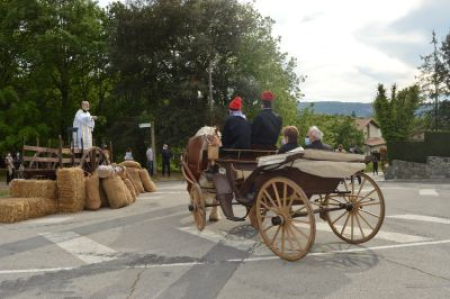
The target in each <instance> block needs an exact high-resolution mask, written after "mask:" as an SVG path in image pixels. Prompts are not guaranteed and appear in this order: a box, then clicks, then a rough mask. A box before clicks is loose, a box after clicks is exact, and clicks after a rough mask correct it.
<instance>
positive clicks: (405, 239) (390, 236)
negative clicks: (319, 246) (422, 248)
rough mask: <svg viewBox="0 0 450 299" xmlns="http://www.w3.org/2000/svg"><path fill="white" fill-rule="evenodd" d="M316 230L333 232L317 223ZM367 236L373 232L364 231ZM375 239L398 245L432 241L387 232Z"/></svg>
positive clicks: (340, 227) (326, 224) (325, 225)
mask: <svg viewBox="0 0 450 299" xmlns="http://www.w3.org/2000/svg"><path fill="white" fill-rule="evenodd" d="M336 228H337V229H338V230H341V229H342V226H339V225H337V226H336ZM316 229H317V230H322V231H329V232H331V231H332V230H331V228H330V226H329V225H328V223H322V222H319V223H316ZM363 231H364V233H365V234H367V235H368V234H369V233H370V232H371V230H366V229H364V230H363ZM375 239H383V240H386V241H394V242H397V243H412V242H423V241H428V240H430V239H429V238H425V237H421V236H414V235H407V234H400V233H393V232H386V231H382V230H380V231H378V233H377V234H376V236H375Z"/></svg>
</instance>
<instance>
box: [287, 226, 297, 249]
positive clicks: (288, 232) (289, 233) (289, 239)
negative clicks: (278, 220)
mask: <svg viewBox="0 0 450 299" xmlns="http://www.w3.org/2000/svg"><path fill="white" fill-rule="evenodd" d="M286 235H287V239H288V242H289V245H290V246H291V249H292V251H294V250H295V246H294V243H292V239H291V230H290V227H289V226H286ZM293 238H294V239H295V236H293Z"/></svg>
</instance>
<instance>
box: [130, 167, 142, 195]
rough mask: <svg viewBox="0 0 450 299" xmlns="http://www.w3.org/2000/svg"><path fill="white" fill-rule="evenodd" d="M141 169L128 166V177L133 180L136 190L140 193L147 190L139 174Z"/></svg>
mask: <svg viewBox="0 0 450 299" xmlns="http://www.w3.org/2000/svg"><path fill="white" fill-rule="evenodd" d="M139 171H140V170H139V169H136V168H127V175H128V178H129V179H130V180H131V181H132V182H133V184H134V187H135V188H136V191H138V192H139V193H143V192H145V189H144V185H142V181H141V176H140V174H139Z"/></svg>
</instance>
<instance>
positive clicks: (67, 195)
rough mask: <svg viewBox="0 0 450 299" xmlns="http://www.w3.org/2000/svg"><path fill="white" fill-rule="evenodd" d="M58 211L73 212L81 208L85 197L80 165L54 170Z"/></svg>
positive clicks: (82, 173)
mask: <svg viewBox="0 0 450 299" xmlns="http://www.w3.org/2000/svg"><path fill="white" fill-rule="evenodd" d="M56 185H57V187H58V200H57V205H58V211H59V212H63V213H75V212H79V211H81V210H83V208H84V205H85V197H86V186H85V181H84V172H83V170H82V169H81V167H71V168H61V169H59V170H58V171H57V172H56Z"/></svg>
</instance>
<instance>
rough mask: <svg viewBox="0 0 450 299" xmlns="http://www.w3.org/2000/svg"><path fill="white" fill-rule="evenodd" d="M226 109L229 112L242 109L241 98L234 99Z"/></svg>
mask: <svg viewBox="0 0 450 299" xmlns="http://www.w3.org/2000/svg"><path fill="white" fill-rule="evenodd" d="M228 108H230V109H231V110H241V108H242V99H241V97H235V98H234V99H233V100H232V101H231V102H230V105H228Z"/></svg>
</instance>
